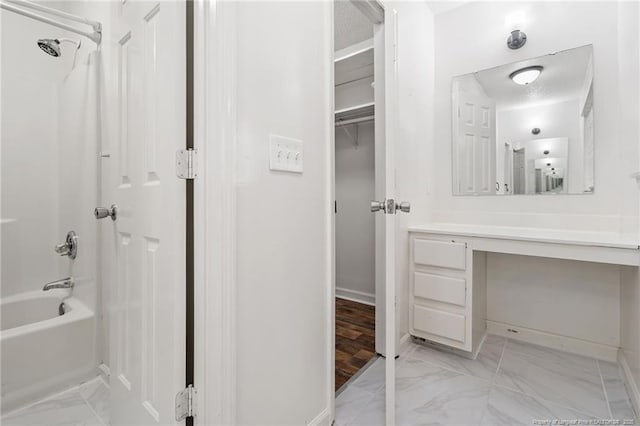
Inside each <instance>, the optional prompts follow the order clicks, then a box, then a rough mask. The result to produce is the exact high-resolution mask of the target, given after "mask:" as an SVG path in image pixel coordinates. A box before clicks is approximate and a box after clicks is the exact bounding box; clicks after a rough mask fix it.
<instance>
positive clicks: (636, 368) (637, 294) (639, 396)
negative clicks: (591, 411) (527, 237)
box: [619, 2, 640, 414]
mask: <svg viewBox="0 0 640 426" xmlns="http://www.w3.org/2000/svg"><path fill="white" fill-rule="evenodd" d="M638 22H640V5H639V4H638V3H633V2H629V3H625V4H624V7H621V10H620V14H619V24H620V26H621V27H622V28H624V29H626V30H627V31H628V32H627V33H625V34H626V35H625V36H623V35H622V34H621V35H620V36H619V39H620V41H621V42H622V40H623V38H625V37H626V40H627V41H628V42H630V43H632V44H633V45H634V46H635V51H634V50H629V51H627V50H624V51H621V52H620V61H621V65H622V67H624V68H626V69H628V70H629V72H635V73H636V76H637V75H638V74H640V27H639V26H638ZM619 90H620V94H621V96H622V98H623V100H624V102H625V104H626V105H627V108H624V109H623V110H622V111H621V113H622V126H623V134H624V136H625V138H627V139H628V140H630V141H635V147H636V148H637V147H638V145H640V142H639V141H640V119H639V118H638V117H639V116H640V81H638V78H636V79H630V80H627V81H622V80H621V81H619ZM629 145H632V144H629ZM628 149H629V151H628V155H630V156H633V155H634V150H633V147H629V148H628ZM635 159H636V170H637V171H640V156H638V154H637V152H636V153H635ZM639 190H640V184H638V186H637V187H636V188H635V191H636V193H639V192H640V191H639ZM634 201H635V202H636V203H637V200H634ZM636 220H637V221H638V222H640V216H639V217H636ZM620 293H621V297H620V300H621V303H622V306H621V312H620V340H621V351H620V354H619V356H620V358H624V360H625V361H626V364H627V365H628V368H629V370H628V372H629V373H630V374H629V378H630V379H631V381H633V382H634V384H635V390H636V391H638V390H640V327H638V324H640V274H639V273H638V268H624V269H623V270H622V280H621V292H620ZM628 389H629V387H628ZM631 397H632V398H633V399H634V403H635V409H636V414H638V413H640V393H636V394H635V395H631Z"/></svg>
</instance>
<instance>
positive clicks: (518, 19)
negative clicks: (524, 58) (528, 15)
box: [505, 12, 527, 50]
mask: <svg viewBox="0 0 640 426" xmlns="http://www.w3.org/2000/svg"><path fill="white" fill-rule="evenodd" d="M505 25H506V26H507V28H508V29H509V31H510V32H511V34H510V35H509V38H507V46H508V47H509V49H513V50H515V49H520V48H521V47H522V46H524V45H525V44H526V43H527V35H526V34H525V33H524V32H523V31H522V27H523V25H524V13H523V12H515V13H512V14H509V15H507V17H506V18H505Z"/></svg>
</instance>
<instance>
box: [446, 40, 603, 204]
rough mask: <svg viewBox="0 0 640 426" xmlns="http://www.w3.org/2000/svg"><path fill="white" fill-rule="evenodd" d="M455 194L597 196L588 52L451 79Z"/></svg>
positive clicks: (586, 49)
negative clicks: (594, 193) (591, 194)
mask: <svg viewBox="0 0 640 426" xmlns="http://www.w3.org/2000/svg"><path fill="white" fill-rule="evenodd" d="M452 97H453V103H452V106H453V109H452V123H453V129H452V135H453V140H452V144H453V147H452V154H453V155H452V157H453V168H452V170H453V176H452V178H453V179H452V181H453V193H454V195H513V194H516V195H518V194H589V193H593V190H594V133H593V125H594V123H593V46H591V45H588V46H583V47H578V48H575V49H570V50H565V51H562V52H558V53H554V54H550V55H546V56H540V57H538V58H532V59H527V60H524V61H520V62H515V63H512V64H508V65H502V66H499V67H495V68H490V69H487V70H483V71H478V72H475V73H472V74H466V75H462V76H459V77H455V78H454V79H453V85H452Z"/></svg>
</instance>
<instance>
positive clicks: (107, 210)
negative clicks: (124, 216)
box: [93, 204, 118, 220]
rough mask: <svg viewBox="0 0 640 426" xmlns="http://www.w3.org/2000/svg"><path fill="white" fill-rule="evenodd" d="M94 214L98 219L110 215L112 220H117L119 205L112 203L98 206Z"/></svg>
mask: <svg viewBox="0 0 640 426" xmlns="http://www.w3.org/2000/svg"><path fill="white" fill-rule="evenodd" d="M93 215H94V216H95V217H96V219H104V218H105V217H110V218H111V220H116V218H117V216H118V206H116V205H115V204H111V207H96V208H95V210H94V211H93Z"/></svg>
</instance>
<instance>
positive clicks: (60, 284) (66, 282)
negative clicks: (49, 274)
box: [42, 277, 73, 291]
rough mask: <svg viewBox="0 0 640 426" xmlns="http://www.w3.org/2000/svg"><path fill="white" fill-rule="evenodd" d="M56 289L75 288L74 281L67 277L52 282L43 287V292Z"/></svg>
mask: <svg viewBox="0 0 640 426" xmlns="http://www.w3.org/2000/svg"><path fill="white" fill-rule="evenodd" d="M54 288H73V280H72V279H71V277H67V278H62V279H59V280H55V281H51V282H50V283H46V284H45V285H44V287H42V291H48V290H51V289H54Z"/></svg>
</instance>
